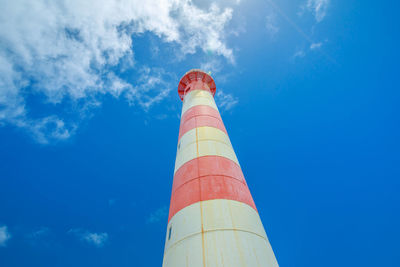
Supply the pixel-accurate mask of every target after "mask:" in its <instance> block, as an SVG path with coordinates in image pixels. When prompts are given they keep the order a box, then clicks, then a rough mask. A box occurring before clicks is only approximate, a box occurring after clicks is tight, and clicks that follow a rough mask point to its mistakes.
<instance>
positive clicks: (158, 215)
mask: <svg viewBox="0 0 400 267" xmlns="http://www.w3.org/2000/svg"><path fill="white" fill-rule="evenodd" d="M167 218H168V209H167V207H166V206H162V207H160V208H159V209H157V210H155V211H154V212H153V213H151V214H150V215H149V217H148V218H147V219H146V222H147V223H158V222H160V221H163V220H165V221H166V220H167Z"/></svg>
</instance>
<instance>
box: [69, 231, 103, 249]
mask: <svg viewBox="0 0 400 267" xmlns="http://www.w3.org/2000/svg"><path fill="white" fill-rule="evenodd" d="M68 233H70V234H73V235H75V236H76V237H78V238H79V239H80V240H81V241H83V242H86V243H88V244H90V245H94V246H95V247H99V248H100V247H103V246H104V245H105V243H106V242H107V240H108V234H107V233H91V232H89V231H85V230H82V229H71V230H69V231H68Z"/></svg>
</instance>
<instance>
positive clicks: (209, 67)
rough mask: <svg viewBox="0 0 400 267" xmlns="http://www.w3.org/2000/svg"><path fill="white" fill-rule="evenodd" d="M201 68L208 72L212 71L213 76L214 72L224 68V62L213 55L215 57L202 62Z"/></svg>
mask: <svg viewBox="0 0 400 267" xmlns="http://www.w3.org/2000/svg"><path fill="white" fill-rule="evenodd" d="M200 69H201V70H203V71H205V72H207V73H210V72H211V76H212V75H213V73H218V72H220V71H221V70H222V62H221V60H219V59H217V58H215V57H213V58H211V59H209V60H208V61H205V62H203V63H201V64H200Z"/></svg>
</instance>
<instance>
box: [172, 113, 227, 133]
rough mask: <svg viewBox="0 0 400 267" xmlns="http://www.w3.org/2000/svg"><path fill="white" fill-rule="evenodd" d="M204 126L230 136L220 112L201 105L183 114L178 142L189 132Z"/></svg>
mask: <svg viewBox="0 0 400 267" xmlns="http://www.w3.org/2000/svg"><path fill="white" fill-rule="evenodd" d="M203 126H209V127H214V128H217V129H220V130H221V131H223V132H224V133H226V134H228V133H227V132H226V129H225V126H224V123H223V122H222V119H221V116H220V115H219V113H218V111H217V110H215V109H213V108H212V107H209V106H202V105H199V106H194V107H192V108H190V109H189V110H187V111H186V112H185V113H184V114H183V116H182V119H181V125H180V127H179V137H178V140H179V139H181V137H182V135H184V134H185V133H187V132H188V131H190V130H192V129H194V128H197V127H203Z"/></svg>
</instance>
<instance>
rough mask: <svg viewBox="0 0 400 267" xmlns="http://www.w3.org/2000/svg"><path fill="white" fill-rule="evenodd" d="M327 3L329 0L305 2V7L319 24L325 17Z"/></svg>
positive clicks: (308, 0)
mask: <svg viewBox="0 0 400 267" xmlns="http://www.w3.org/2000/svg"><path fill="white" fill-rule="evenodd" d="M329 2H330V0H307V3H306V5H305V7H306V8H307V9H308V10H309V11H310V12H312V13H313V15H314V17H315V20H316V21H317V22H321V21H322V20H323V19H324V18H325V16H326V12H327V9H328V6H329ZM303 9H304V7H303Z"/></svg>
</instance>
